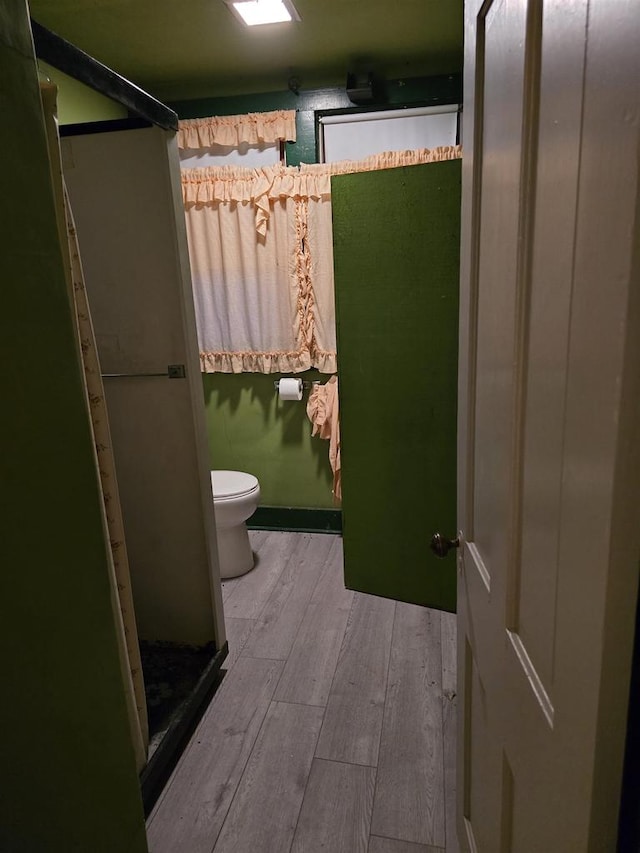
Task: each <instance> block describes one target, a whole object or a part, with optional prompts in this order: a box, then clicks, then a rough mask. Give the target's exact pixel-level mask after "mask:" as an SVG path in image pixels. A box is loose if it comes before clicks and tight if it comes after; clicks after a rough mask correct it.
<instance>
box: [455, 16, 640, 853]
mask: <svg viewBox="0 0 640 853" xmlns="http://www.w3.org/2000/svg"><path fill="white" fill-rule="evenodd" d="M638 45H640V6H639V5H638V2H637V0H548V2H542V0H529V2H527V0H485V2H480V0H468V2H467V3H466V25H465V50H466V56H465V106H464V128H463V137H464V138H463V145H464V152H465V156H464V162H463V224H462V227H463V236H462V272H461V281H462V285H461V336H460V339H461V352H460V373H461V385H460V398H459V472H460V474H459V477H460V479H459V506H458V518H459V526H460V539H461V548H460V550H459V552H458V553H459V575H458V612H459V623H458V624H459V635H458V649H459V651H458V664H459V676H458V678H459V689H460V699H461V702H460V705H459V768H458V771H459V772H458V797H459V801H458V816H459V821H458V823H459V836H460V842H461V845H462V846H463V847H464V848H465V849H467V848H468V849H469V850H477V851H479V853H506V851H513V853H581V851H585V852H586V851H594V853H609V851H614V850H615V846H616V822H617V808H618V802H619V795H620V780H621V768H622V758H623V747H624V738H625V724H626V709H627V697H628V683H629V670H630V657H631V647H632V639H633V627H634V611H635V602H636V595H637V574H638V565H639V562H640V560H639V556H640V518H639V513H638V508H639V506H640V475H639V469H640V465H639V460H638V436H640V424H639V422H638V400H639V399H640V388H639V387H638V373H639V370H638V368H639V366H640V352H639V342H640V320H639V314H640V309H639V304H638V303H639V301H640V282H639V280H638V271H639V265H638V258H639V253H638V249H639V246H640V238H639V231H638V210H639V207H638V202H639V196H638V150H639V143H640V129H639V128H640V115H639V113H640V48H639V47H638ZM634 454H635V455H634Z"/></svg>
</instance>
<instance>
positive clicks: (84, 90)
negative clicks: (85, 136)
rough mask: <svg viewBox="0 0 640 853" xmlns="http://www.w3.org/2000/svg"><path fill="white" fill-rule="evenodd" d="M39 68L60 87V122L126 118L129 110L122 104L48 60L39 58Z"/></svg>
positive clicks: (73, 122)
mask: <svg viewBox="0 0 640 853" xmlns="http://www.w3.org/2000/svg"><path fill="white" fill-rule="evenodd" d="M38 68H39V69H40V71H41V73H42V74H44V75H46V76H47V77H48V78H49V79H50V80H51V82H52V83H55V84H56V86H57V87H58V119H59V121H60V124H76V123H81V122H87V121H107V120H108V119H115V118H126V117H127V110H126V107H123V106H122V104H118V103H117V102H116V101H112V100H111V98H105V96H104V95H101V94H100V93H99V92H96V91H94V90H93V89H91V88H89V86H85V85H84V83H80V81H79V80H74V78H73V77H69V75H68V74H64V73H63V72H62V71H58V69H57V68H54V67H53V66H51V65H47V63H46V62H42V60H38Z"/></svg>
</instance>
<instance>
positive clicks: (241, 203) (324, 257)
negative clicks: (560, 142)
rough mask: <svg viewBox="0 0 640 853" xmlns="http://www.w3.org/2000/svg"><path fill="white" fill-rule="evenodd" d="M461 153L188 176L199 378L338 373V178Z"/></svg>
mask: <svg viewBox="0 0 640 853" xmlns="http://www.w3.org/2000/svg"><path fill="white" fill-rule="evenodd" d="M460 156H461V149H460V147H459V146H449V147H442V148H436V149H433V150H428V149H422V150H418V151H400V152H390V153H385V154H379V155H375V156H373V157H368V158H367V159H366V160H361V161H358V162H352V161H343V162H339V163H327V164H317V165H307V166H304V165H303V166H300V167H286V166H280V165H278V166H273V167H265V168H261V169H244V168H237V167H232V166H226V167H209V168H205V169H187V170H185V171H184V172H183V174H182V191H183V200H184V205H185V214H186V223H187V236H188V240H189V255H190V259H191V270H192V275H193V287H194V297H195V307H196V320H197V325H198V340H199V344H200V364H201V369H202V370H203V372H207V373H210V372H222V373H239V372H244V371H257V372H261V373H274V372H282V373H298V372H300V371H303V370H308V369H309V368H310V367H315V368H317V369H318V370H320V371H321V372H322V373H335V371H336V337H335V307H334V297H333V241H332V224H331V177H332V175H342V174H350V173H354V172H365V171H373V170H375V169H390V168H396V167H398V166H413V165H417V164H421V163H433V162H437V161H440V160H453V159H456V158H458V157H460Z"/></svg>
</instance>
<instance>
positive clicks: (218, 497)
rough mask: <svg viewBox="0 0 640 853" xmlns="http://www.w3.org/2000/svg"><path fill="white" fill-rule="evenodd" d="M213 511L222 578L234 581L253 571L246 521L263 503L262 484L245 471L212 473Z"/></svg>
mask: <svg viewBox="0 0 640 853" xmlns="http://www.w3.org/2000/svg"><path fill="white" fill-rule="evenodd" d="M211 487H212V489H213V509H214V514H215V519H216V532H217V536H218V556H219V558H220V577H221V578H235V577H238V575H243V574H244V573H245V572H248V571H249V570H250V569H252V568H253V552H252V551H251V545H250V544H249V532H248V530H247V525H246V524H245V522H246V520H247V519H248V518H249V517H250V516H252V515H253V513H254V512H255V511H256V509H257V508H258V503H259V501H260V484H259V483H258V478H257V477H254V476H253V474H245V473H244V472H242V471H212V472H211Z"/></svg>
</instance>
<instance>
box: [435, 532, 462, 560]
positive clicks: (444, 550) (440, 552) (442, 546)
mask: <svg viewBox="0 0 640 853" xmlns="http://www.w3.org/2000/svg"><path fill="white" fill-rule="evenodd" d="M430 547H431V550H432V551H433V553H434V554H435V555H436V557H440V558H441V559H444V558H445V557H446V556H447V554H448V553H449V551H450V550H451V549H452V548H459V547H460V540H459V539H447V538H446V537H445V536H443V535H442V533H434V534H433V536H432V537H431V546H430Z"/></svg>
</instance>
